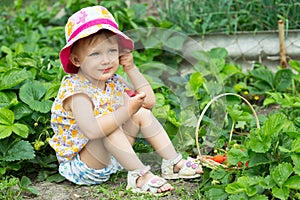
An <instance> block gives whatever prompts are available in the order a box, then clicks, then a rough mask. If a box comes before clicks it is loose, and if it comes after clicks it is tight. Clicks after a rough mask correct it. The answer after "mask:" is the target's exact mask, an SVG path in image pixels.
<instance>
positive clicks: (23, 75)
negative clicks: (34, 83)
mask: <svg viewBox="0 0 300 200" xmlns="http://www.w3.org/2000/svg"><path fill="white" fill-rule="evenodd" d="M29 78H31V73H30V72H28V71H26V70H25V69H23V70H16V69H12V70H9V71H7V72H4V73H2V74H1V75H0V90H5V89H10V88H12V87H14V86H16V85H18V84H20V83H22V82H23V81H25V80H28V79H29Z"/></svg>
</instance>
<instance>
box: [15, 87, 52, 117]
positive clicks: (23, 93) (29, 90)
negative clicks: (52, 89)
mask: <svg viewBox="0 0 300 200" xmlns="http://www.w3.org/2000/svg"><path fill="white" fill-rule="evenodd" d="M46 92H47V89H46V88H45V87H44V85H43V84H41V83H40V82H38V81H33V82H28V83H26V84H24V85H23V86H22V87H21V88H20V93H19V94H20V99H21V100H22V101H23V102H24V103H26V104H27V105H29V107H30V108H31V109H32V110H35V111H39V112H42V113H47V112H49V111H50V110H51V106H52V101H50V100H43V99H42V98H43V96H44V95H45V94H46Z"/></svg>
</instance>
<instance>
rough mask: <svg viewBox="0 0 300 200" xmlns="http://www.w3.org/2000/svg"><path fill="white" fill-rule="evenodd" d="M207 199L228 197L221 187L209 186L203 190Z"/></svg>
mask: <svg viewBox="0 0 300 200" xmlns="http://www.w3.org/2000/svg"><path fill="white" fill-rule="evenodd" d="M205 196H206V197H207V199H220V200H223V199H224V200H225V199H227V198H228V194H226V192H225V191H224V189H223V188H210V189H209V190H208V191H206V192H205Z"/></svg>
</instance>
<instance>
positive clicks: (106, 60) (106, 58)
mask: <svg viewBox="0 0 300 200" xmlns="http://www.w3.org/2000/svg"><path fill="white" fill-rule="evenodd" d="M108 63H110V56H109V55H108V54H103V56H102V59H101V64H108Z"/></svg>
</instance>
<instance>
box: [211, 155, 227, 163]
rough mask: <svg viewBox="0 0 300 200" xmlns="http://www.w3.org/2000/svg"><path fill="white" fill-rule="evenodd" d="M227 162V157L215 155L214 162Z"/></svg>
mask: <svg viewBox="0 0 300 200" xmlns="http://www.w3.org/2000/svg"><path fill="white" fill-rule="evenodd" d="M225 160H226V156H225V155H215V156H214V157H213V161H215V162H217V163H223V162H224V161H225Z"/></svg>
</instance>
